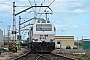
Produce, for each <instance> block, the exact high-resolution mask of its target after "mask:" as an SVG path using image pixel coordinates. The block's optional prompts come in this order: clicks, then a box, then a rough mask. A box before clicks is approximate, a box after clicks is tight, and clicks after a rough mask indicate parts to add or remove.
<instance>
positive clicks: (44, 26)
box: [36, 24, 52, 31]
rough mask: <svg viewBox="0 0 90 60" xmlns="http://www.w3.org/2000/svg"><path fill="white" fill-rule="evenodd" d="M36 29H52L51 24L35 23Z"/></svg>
mask: <svg viewBox="0 0 90 60" xmlns="http://www.w3.org/2000/svg"><path fill="white" fill-rule="evenodd" d="M36 31H52V26H51V24H36Z"/></svg>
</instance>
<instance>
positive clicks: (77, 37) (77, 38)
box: [77, 37, 79, 48]
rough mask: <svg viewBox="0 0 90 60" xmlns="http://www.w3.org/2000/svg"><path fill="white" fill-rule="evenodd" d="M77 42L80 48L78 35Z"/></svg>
mask: <svg viewBox="0 0 90 60" xmlns="http://www.w3.org/2000/svg"><path fill="white" fill-rule="evenodd" d="M77 43H78V48H79V41H78V37H77Z"/></svg>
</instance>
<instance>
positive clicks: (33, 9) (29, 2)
mask: <svg viewBox="0 0 90 60" xmlns="http://www.w3.org/2000/svg"><path fill="white" fill-rule="evenodd" d="M28 2H29V3H30V5H31V6H32V4H31V1H30V0H28ZM32 9H33V11H34V13H35V15H36V12H35V10H34V8H32Z"/></svg>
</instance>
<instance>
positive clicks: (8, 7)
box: [0, 5, 11, 11]
mask: <svg viewBox="0 0 90 60" xmlns="http://www.w3.org/2000/svg"><path fill="white" fill-rule="evenodd" d="M10 9H11V6H9V5H0V10H1V11H7V10H10Z"/></svg>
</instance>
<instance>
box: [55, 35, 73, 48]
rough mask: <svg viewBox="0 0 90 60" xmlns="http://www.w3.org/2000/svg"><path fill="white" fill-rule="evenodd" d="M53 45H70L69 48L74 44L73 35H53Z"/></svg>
mask: <svg viewBox="0 0 90 60" xmlns="http://www.w3.org/2000/svg"><path fill="white" fill-rule="evenodd" d="M54 42H55V47H56V48H60V46H61V48H66V46H67V45H70V47H71V48H73V46H74V36H55V40H54Z"/></svg>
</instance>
